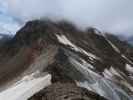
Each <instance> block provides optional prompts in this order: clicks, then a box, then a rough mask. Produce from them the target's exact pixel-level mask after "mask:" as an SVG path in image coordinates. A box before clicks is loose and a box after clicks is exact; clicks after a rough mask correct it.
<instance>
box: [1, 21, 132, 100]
mask: <svg viewBox="0 0 133 100" xmlns="http://www.w3.org/2000/svg"><path fill="white" fill-rule="evenodd" d="M0 100H133V47H132V46H131V45H129V44H128V43H127V42H123V41H121V40H119V38H117V37H116V36H114V35H112V34H109V33H106V32H105V33H104V32H100V31H98V30H97V29H95V28H91V27H89V28H87V29H86V30H80V29H79V28H77V27H76V25H74V24H72V23H70V22H67V21H58V22H54V21H51V20H33V21H29V22H27V23H26V24H25V25H24V26H23V28H21V29H20V30H19V31H18V32H17V33H16V35H15V36H14V37H13V38H11V39H8V40H7V41H4V42H3V43H1V45H0Z"/></svg>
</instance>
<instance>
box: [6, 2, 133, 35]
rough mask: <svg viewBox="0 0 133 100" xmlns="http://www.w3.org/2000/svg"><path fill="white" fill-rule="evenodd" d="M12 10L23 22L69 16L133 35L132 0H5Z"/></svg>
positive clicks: (85, 24) (79, 22)
mask: <svg viewBox="0 0 133 100" xmlns="http://www.w3.org/2000/svg"><path fill="white" fill-rule="evenodd" d="M6 2H7V3H8V9H9V12H10V13H12V14H13V15H14V16H16V17H18V18H20V19H21V20H23V21H27V20H31V19H35V18H40V17H52V18H58V19H61V18H66V19H68V20H71V21H73V22H75V23H78V24H80V25H81V26H85V27H86V26H94V27H97V28H98V29H101V30H105V31H109V32H113V33H116V34H117V33H118V34H119V33H127V32H128V33H129V34H133V13H132V9H133V1H132V0H6Z"/></svg>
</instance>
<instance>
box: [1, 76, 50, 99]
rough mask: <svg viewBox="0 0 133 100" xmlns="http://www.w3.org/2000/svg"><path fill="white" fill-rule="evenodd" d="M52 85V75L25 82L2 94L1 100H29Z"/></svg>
mask: <svg viewBox="0 0 133 100" xmlns="http://www.w3.org/2000/svg"><path fill="white" fill-rule="evenodd" d="M50 84H51V75H50V74H47V75H45V76H44V77H39V78H34V79H32V80H28V81H23V82H21V83H20V84H18V85H16V86H13V87H11V88H9V89H7V90H5V91H3V92H1V93H0V100H27V99H28V98H30V97H31V96H33V95H34V94H35V93H37V92H39V91H40V90H41V89H43V88H45V87H47V86H48V85H50Z"/></svg>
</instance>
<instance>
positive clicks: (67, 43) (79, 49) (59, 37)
mask: <svg viewBox="0 0 133 100" xmlns="http://www.w3.org/2000/svg"><path fill="white" fill-rule="evenodd" d="M56 37H57V39H58V40H59V42H60V43H63V44H64V45H69V46H70V47H72V49H73V50H75V51H77V52H81V53H83V54H85V55H87V56H89V58H90V59H99V58H98V57H96V56H95V55H93V54H92V53H88V52H87V51H85V50H83V49H82V48H80V47H77V46H76V45H74V44H73V43H72V42H71V41H69V40H68V39H67V37H66V36H65V35H56Z"/></svg>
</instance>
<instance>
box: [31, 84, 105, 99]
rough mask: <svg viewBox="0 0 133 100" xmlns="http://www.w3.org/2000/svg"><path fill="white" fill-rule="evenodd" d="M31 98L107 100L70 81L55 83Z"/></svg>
mask: <svg viewBox="0 0 133 100" xmlns="http://www.w3.org/2000/svg"><path fill="white" fill-rule="evenodd" d="M29 100H106V99H104V98H103V97H101V96H99V95H97V94H95V93H93V92H88V90H86V89H84V88H80V87H77V86H76V85H75V84H70V83H64V84H62V83H55V84H53V85H51V86H49V87H47V88H46V89H44V90H42V91H40V92H39V93H37V94H35V95H34V96H33V97H31V98H30V99H29Z"/></svg>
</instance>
